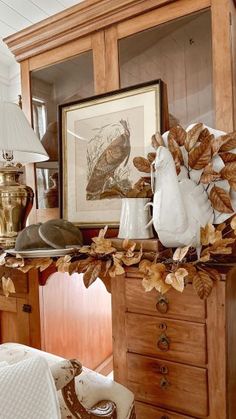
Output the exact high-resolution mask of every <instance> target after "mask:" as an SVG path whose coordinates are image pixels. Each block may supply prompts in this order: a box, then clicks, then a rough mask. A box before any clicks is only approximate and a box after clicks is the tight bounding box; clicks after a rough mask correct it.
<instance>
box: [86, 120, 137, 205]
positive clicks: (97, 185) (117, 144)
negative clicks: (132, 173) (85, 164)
mask: <svg viewBox="0 0 236 419" xmlns="http://www.w3.org/2000/svg"><path fill="white" fill-rule="evenodd" d="M120 124H121V125H122V126H123V128H124V132H123V133H122V134H121V135H119V136H118V137H117V138H115V139H114V140H113V141H112V142H111V144H109V146H108V147H107V148H106V149H105V150H104V151H103V152H102V154H101V155H100V157H99V158H98V160H97V162H96V164H95V166H94V168H93V171H92V174H91V176H90V178H89V181H88V184H87V187H86V191H87V195H88V196H90V197H97V196H99V195H100V194H101V193H102V192H103V189H104V185H105V184H106V182H107V181H108V179H109V178H113V176H114V173H115V170H116V169H117V168H118V167H119V166H120V165H121V164H122V163H123V162H124V161H125V163H124V166H126V165H127V163H128V160H129V156H130V149H131V147H130V131H129V128H128V124H127V121H125V120H123V119H121V120H120ZM90 199H91V198H90Z"/></svg>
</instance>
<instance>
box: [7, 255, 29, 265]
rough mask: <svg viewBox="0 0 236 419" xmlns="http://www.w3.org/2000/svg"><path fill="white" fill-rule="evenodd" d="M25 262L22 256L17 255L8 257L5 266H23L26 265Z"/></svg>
mask: <svg viewBox="0 0 236 419" xmlns="http://www.w3.org/2000/svg"><path fill="white" fill-rule="evenodd" d="M24 264H25V263H24V259H23V258H22V257H20V258H19V257H17V255H16V257H15V258H13V257H11V258H6V263H5V266H6V267H7V268H21V267H22V266H24Z"/></svg>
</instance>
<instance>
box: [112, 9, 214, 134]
mask: <svg viewBox="0 0 236 419" xmlns="http://www.w3.org/2000/svg"><path fill="white" fill-rule="evenodd" d="M199 27H200V28H201V31H199ZM196 56H197V57H198V60H196ZM119 61H120V79H121V87H128V86H131V85H134V84H138V83H144V82H147V81H150V80H155V79H159V78H160V79H161V80H163V82H164V83H165V84H166V85H167V95H168V107H169V112H170V114H171V118H170V120H171V121H170V122H171V124H172V125H173V124H174V123H175V124H176V123H177V122H179V123H180V124H181V125H182V126H185V127H187V126H188V125H189V124H190V123H193V122H195V121H201V122H203V123H205V124H206V125H207V126H214V117H215V115H214V109H213V85H212V45H211V14H210V11H209V10H207V11H205V12H203V13H198V14H194V15H191V16H186V17H184V18H182V19H177V20H175V21H174V22H173V21H172V22H168V23H166V24H164V25H158V26H155V27H154V28H153V29H150V30H147V31H145V32H139V33H136V34H135V35H131V36H128V37H126V38H124V39H121V40H119ZM167 115H168V113H167ZM168 116H169V115H168Z"/></svg>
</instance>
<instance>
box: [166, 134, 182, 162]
mask: <svg viewBox="0 0 236 419" xmlns="http://www.w3.org/2000/svg"><path fill="white" fill-rule="evenodd" d="M168 148H169V150H170V152H171V154H172V157H173V159H174V161H175V163H179V164H180V165H182V164H184V159H183V154H182V151H181V149H180V147H179V145H178V144H177V142H176V141H175V140H174V139H173V138H172V137H170V138H169V137H168Z"/></svg>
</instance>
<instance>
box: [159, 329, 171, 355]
mask: <svg viewBox="0 0 236 419" xmlns="http://www.w3.org/2000/svg"><path fill="white" fill-rule="evenodd" d="M157 346H158V348H159V349H160V350H161V351H163V352H167V351H169V349H170V339H169V338H168V337H167V336H166V335H165V334H164V333H163V334H162V335H161V336H160V337H159V339H158V341H157Z"/></svg>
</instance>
